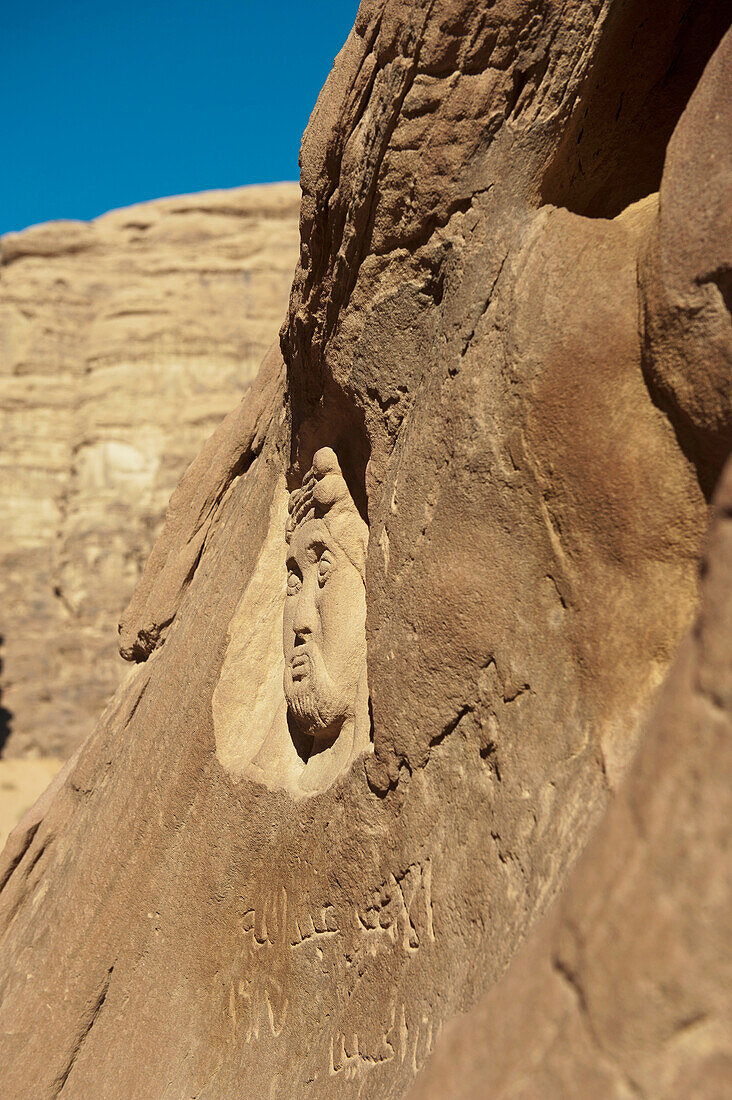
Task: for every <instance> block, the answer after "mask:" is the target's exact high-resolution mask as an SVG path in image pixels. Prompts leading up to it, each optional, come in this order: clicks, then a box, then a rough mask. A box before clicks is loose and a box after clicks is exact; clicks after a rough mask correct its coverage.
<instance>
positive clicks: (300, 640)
mask: <svg viewBox="0 0 732 1100" xmlns="http://www.w3.org/2000/svg"><path fill="white" fill-rule="evenodd" d="M283 630H284V637H283V642H284V653H285V675H284V689H285V697H286V699H287V706H288V710H289V713H290V716H291V718H292V719H293V720H294V722H295V723H296V724H297V726H298V728H299V729H300V730H301V732H303V733H307V734H310V735H312V736H313V737H314V738H315V739H316V740H328V739H333V738H334V737H336V736H337V734H338V732H339V730H340V727H341V726H342V725H343V722H344V721H345V720H346V719H347V718H349V717H353V715H354V708H355V703H356V692H357V689H358V686H359V681H360V680H361V677H362V675H363V673H364V671H365V665H366V593H365V589H364V584H363V580H362V578H361V574H360V573H359V571H358V569H357V568H356V566H355V565H354V564H353V562H352V561H351V560H350V558H349V557H348V555H347V554H346V553H345V551H344V550H343V548H342V547H341V546H340V545H339V543H338V542H337V541H336V539H335V538H334V537H333V534H332V532H331V530H330V529H329V526H328V523H327V521H326V520H324V519H316V518H313V519H308V520H306V521H305V522H303V523H301V524H299V525H298V527H297V528H296V530H295V531H294V533H293V535H292V538H291V541H290V546H289V554H288V558H287V596H286V599H285V610H284V623H283Z"/></svg>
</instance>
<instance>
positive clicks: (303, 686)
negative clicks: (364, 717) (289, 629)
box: [284, 643, 349, 737]
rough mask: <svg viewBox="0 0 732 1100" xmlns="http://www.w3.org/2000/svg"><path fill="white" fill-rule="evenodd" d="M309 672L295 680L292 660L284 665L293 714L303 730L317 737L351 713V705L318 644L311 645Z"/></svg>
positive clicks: (308, 654) (286, 695) (289, 707)
mask: <svg viewBox="0 0 732 1100" xmlns="http://www.w3.org/2000/svg"><path fill="white" fill-rule="evenodd" d="M307 656H308V663H309V666H310V671H309V673H308V674H307V675H306V676H304V677H303V678H302V679H301V680H293V678H292V670H291V668H290V666H289V664H288V665H287V666H286V667H285V683H284V688H285V697H286V699H287V708H288V710H289V712H290V716H291V717H292V718H293V719H294V721H295V723H296V724H297V726H298V728H299V729H300V730H301V731H302V732H303V733H307V734H310V735H312V736H313V737H317V736H318V734H319V733H320V732H322V731H324V730H329V729H331V728H332V727H333V726H334V725H335V724H336V723H337V722H343V720H344V719H345V718H346V717H347V716H348V712H349V707H348V704H347V702H346V700H345V698H344V696H343V695H342V694H341V693H340V692H339V691H338V689H337V688H336V685H335V683H334V682H333V680H332V678H331V676H330V673H329V672H328V670H327V668H326V667H325V662H324V660H323V656H322V654H321V652H320V650H319V649H318V647H317V646H315V645H313V644H312V643H311V644H310V645H309V646H308V653H307Z"/></svg>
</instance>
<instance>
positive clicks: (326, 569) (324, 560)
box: [318, 550, 335, 588]
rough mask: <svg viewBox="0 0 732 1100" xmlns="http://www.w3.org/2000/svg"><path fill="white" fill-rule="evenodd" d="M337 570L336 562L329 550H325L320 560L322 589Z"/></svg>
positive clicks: (319, 568)
mask: <svg viewBox="0 0 732 1100" xmlns="http://www.w3.org/2000/svg"><path fill="white" fill-rule="evenodd" d="M334 569H335V562H334V561H333V557H332V555H331V553H330V551H329V550H324V551H323V553H322V554H321V555H320V557H319V558H318V584H319V585H320V587H321V588H322V587H323V585H324V584H325V582H326V581H327V580H328V577H329V576H330V575H331V573H332V572H333V570H334Z"/></svg>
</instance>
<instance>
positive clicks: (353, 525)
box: [0, 0, 732, 1100]
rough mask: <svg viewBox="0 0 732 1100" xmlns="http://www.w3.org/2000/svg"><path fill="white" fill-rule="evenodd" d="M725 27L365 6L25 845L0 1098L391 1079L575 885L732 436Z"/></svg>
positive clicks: (677, 609)
mask: <svg viewBox="0 0 732 1100" xmlns="http://www.w3.org/2000/svg"><path fill="white" fill-rule="evenodd" d="M728 22H729V12H728V9H727V7H726V5H722V4H714V3H692V2H683V0H679V2H674V3H673V4H670V5H669V4H668V3H667V2H665V0H664V3H661V2H660V0H658V2H655V0H654V2H653V3H652V4H650V5H649V4H648V2H647V0H643V2H641V0H630V2H627V0H607V2H601V0H596V2H592V0H573V2H572V3H571V4H567V3H558V2H557V3H554V2H553V0H548V2H547V3H543V4H541V5H540V6H539V7H537V5H535V4H533V3H531V4H528V3H527V4H522V3H514V2H513V0H505V2H504V0H498V3H495V4H491V5H489V4H478V5H476V4H474V3H472V2H471V3H468V2H467V0H442V2H438V3H434V2H433V0H429V2H425V3H412V2H409V3H407V2H402V0H380V2H376V0H374V2H365V3H363V4H362V5H361V8H360V10H359V13H358V17H357V20H356V25H355V27H354V30H353V32H352V33H351V35H350V36H349V39H348V41H347V43H346V45H345V46H344V48H343V50H342V51H341V53H340V55H339V57H338V59H337V62H336V65H335V67H334V70H333V72H332V74H331V76H330V77H329V79H328V81H327V83H326V85H325V88H324V89H323V92H322V94H321V96H320V99H319V101H318V104H317V106H316V108H315V111H314V112H313V115H312V117H311V120H310V123H309V126H308V130H307V132H306V134H305V138H304V141H303V147H302V177H301V182H302V188H303V200H302V206H301V216H300V237H301V240H300V259H299V263H298V266H297V269H296V272H295V278H294V282H293V287H292V293H291V298H290V305H289V311H288V314H287V318H286V322H285V325H284V326H283V329H282V333H281V341H280V349H279V350H278V349H277V348H273V349H272V350H271V352H270V353H268V355H267V356H266V357H265V360H264V362H263V364H262V367H261V369H260V372H259V374H258V376H257V379H256V381H255V382H254V384H253V385H252V387H251V389H250V391H249V393H248V395H247V397H246V399H245V400H244V401H243V402H242V404H241V405H240V406H239V407H238V408H237V409H235V410H234V412H232V413H231V414H230V415H229V416H228V417H227V418H226V420H225V421H224V422H223V423H222V424H221V425H220V427H219V428H218V429H217V430H216V432H215V433H214V435H213V436H212V437H211V439H210V440H209V441H208V442H207V443H206V445H205V446H204V448H203V449H202V451H201V453H200V454H199V457H198V458H197V459H196V461H195V462H194V463H193V465H192V466H191V467H190V469H189V470H188V472H187V473H186V475H185V476H184V478H183V479H182V481H181V483H180V485H179V487H178V489H177V490H176V492H175V494H174V495H173V498H172V499H171V504H170V508H169V511H168V515H167V520H166V524H165V527H164V529H163V531H162V533H161V535H160V537H159V539H158V541H157V543H156V545H155V548H154V550H153V552H152V554H151V556H150V559H149V561H148V563H147V566H146V568H145V571H144V574H143V577H142V579H141V581H140V584H139V585H138V587H137V589H136V591H135V595H134V597H133V600H132V601H131V603H130V606H129V607H128V609H127V611H126V613H125V615H124V617H123V621H122V639H121V640H122V650H123V653H124V654H125V656H126V657H127V658H128V659H131V660H132V661H135V662H137V665H138V667H137V668H136V670H135V671H133V673H132V674H131V676H130V678H129V680H128V681H127V682H126V684H125V685H124V686H123V688H122V689H121V690H120V691H119V692H118V693H117V695H116V696H115V699H114V701H113V703H112V704H111V706H110V707H109V708H108V709H107V711H106V712H105V714H104V715H103V716H102V719H101V720H100V722H99V724H98V725H97V727H96V728H95V730H94V732H93V733H92V735H91V737H90V738H89V739H88V740H87V742H86V743H85V744H84V745H83V746H82V748H81V750H80V751H79V754H78V756H77V757H76V758H75V759H74V760H72V761H70V762H69V764H68V766H67V768H66V771H65V773H64V774H63V775H61V776H60V777H59V779H58V781H57V783H56V785H55V788H54V790H52V791H49V792H48V793H47V795H46V796H45V797H44V799H43V800H42V801H41V803H40V804H39V805H38V806H36V807H35V809H34V810H33V811H32V812H31V814H30V815H29V816H28V817H27V818H26V819H25V821H24V823H22V824H21V826H20V827H19V828H18V829H17V830H16V831H15V833H14V834H13V836H12V837H11V839H10V842H9V844H8V846H7V848H6V851H5V854H4V857H3V879H2V881H3V890H2V893H1V894H0V929H2V932H3V937H4V939H3V944H4V951H5V957H4V960H3V965H2V968H1V969H0V993H1V994H2V997H1V1004H2V1008H1V1009H0V1013H1V1014H2V1017H3V1021H2V1022H3V1033H4V1036H5V1038H4V1040H3V1044H4V1046H3V1051H2V1054H3V1058H4V1064H5V1065H6V1066H7V1067H9V1069H8V1073H7V1075H6V1076H7V1089H8V1091H10V1093H11V1095H13V1096H14V1097H15V1096H17V1097H28V1098H30V1097H33V1098H34V1100H36V1098H38V1097H42V1098H44V1097H52V1096H54V1097H55V1096H58V1095H59V1094H63V1093H64V1091H65V1092H66V1094H67V1095H70V1096H71V1095H73V1096H75V1097H76V1096H78V1097H89V1098H91V1097H95V1096H98V1095H99V1094H100V1092H101V1093H104V1092H105V1091H106V1092H108V1093H109V1094H111V1095H124V1096H128V1097H140V1098H142V1097H149V1096H165V1095H168V1096H171V1097H179V1096H186V1095H190V1096H198V1097H200V1098H201V1100H204V1098H208V1100H212V1098H221V1100H224V1098H227V1100H228V1098H229V1097H232V1096H237V1095H242V1094H244V1095H249V1094H252V1093H255V1094H256V1093H259V1092H262V1093H265V1094H266V1093H269V1095H271V1096H274V1097H279V1096H286V1097H290V1096H293V1097H294V1096H308V1097H338V1098H339V1100H341V1098H344V1097H350V1096H353V1097H360V1098H363V1100H368V1098H373V1100H383V1098H384V1097H396V1096H400V1095H403V1094H404V1093H405V1092H406V1090H407V1089H408V1087H409V1086H410V1085H411V1083H412V1081H413V1080H414V1078H415V1076H416V1074H417V1073H418V1071H419V1069H420V1067H421V1065H423V1063H424V1062H425V1060H426V1058H427V1057H428V1055H429V1053H430V1051H431V1049H432V1047H433V1045H434V1039H435V1037H436V1035H437V1034H438V1033H439V1032H440V1030H441V1029H442V1027H443V1026H444V1025H445V1024H446V1022H447V1021H448V1020H449V1019H450V1018H451V1017H453V1016H454V1015H455V1014H456V1013H457V1012H458V1011H462V1010H466V1009H468V1008H469V1007H470V1006H471V1005H473V1004H474V1003H475V1002H476V1001H477V1000H478V999H479V998H480V997H481V996H482V995H483V994H484V993H486V992H487V991H488V990H489V989H490V988H491V987H492V986H494V985H495V984H496V983H497V981H498V980H499V979H500V977H501V975H502V974H503V973H504V971H505V970H506V968H507V966H508V965H509V964H510V962H511V959H512V957H513V955H514V953H515V952H516V950H517V949H518V947H519V945H520V944H521V942H522V941H523V940H524V938H525V937H526V936H527V935H528V933H529V931H530V929H531V927H532V925H533V923H534V921H535V920H536V919H538V918H540V917H541V915H542V913H544V912H545V910H546V909H547V908H548V906H549V905H550V903H551V902H552V900H553V898H554V897H555V895H556V893H557V891H558V890H559V888H560V887H561V885H562V884H563V883H564V881H565V879H566V876H567V874H568V872H569V869H570V867H571V866H572V864H573V862H574V860H575V858H576V856H577V855H578V853H579V852H580V851H581V849H582V848H583V847H584V845H585V843H586V842H587V840H588V838H589V836H590V834H591V832H592V828H593V826H594V825H595V824H596V823H597V822H598V820H599V819H600V818H601V816H602V814H603V812H604V810H605V809H606V807H607V805H608V802H609V801H610V799H611V797H612V793H613V792H614V791H615V790H616V789H618V787H619V786H620V784H621V783H622V780H623V777H624V775H626V774H627V772H628V769H629V767H630V766H631V761H632V758H633V755H634V753H635V751H636V749H637V747H638V744H639V742H640V741H641V740H642V735H643V731H644V729H645V728H646V727H647V724H648V720H649V716H650V715H651V714H652V712H653V708H654V704H655V701H656V698H657V692H658V688H659V686H660V685H661V684H662V683H663V681H664V680H665V679H666V677H667V676H668V675H669V671H670V669H671V668H672V664H673V661H674V657H675V655H676V653H677V651H678V648H679V645H680V643H681V642H682V639H683V638H684V636H685V634H686V632H687V631H688V630H689V628H690V625H691V624H692V622H693V619H694V616H695V612H696V607H697V596H698V588H699V561H700V556H701V553H702V547H703V543H704V538H705V532H706V527H707V505H708V501H709V499H710V497H711V495H712V492H713V489H714V486H715V485H716V483H717V480H718V477H719V474H720V471H721V469H722V467H723V464H724V460H725V457H726V454H727V452H728V450H729V447H728V445H727V443H728V441H729V434H728V430H727V429H728V427H729V423H730V416H731V415H732V385H731V384H730V381H731V379H732V366H731V363H732V331H731V330H730V325H729V308H728V307H729V300H728V274H727V273H728V271H729V268H730V257H731V255H732V242H731V241H730V235H729V221H728V211H729V209H730V201H729V187H730V178H731V175H730V171H729V148H728V145H727V143H726V142H725V140H724V134H725V133H726V132H728V129H729V128H728V126H727V125H726V120H727V119H728V117H729V116H728V111H729V87H730V71H731V66H732V59H731V57H730V53H731V50H732V38H730V37H729V36H728V37H727V38H725V39H724V40H723V41H722V42H721V44H720V39H721V38H722V34H723V31H724V30H725V28H726V26H727V24H728ZM619 58H621V59H623V63H622V64H621V63H619ZM684 181H687V182H686V183H684ZM688 181H697V184H696V188H695V194H696V200H695V202H693V203H691V202H689V201H688V195H689V186H690V184H689V182H688ZM690 349H691V350H690ZM725 499H726V498H725ZM365 525H366V526H367V527H368V538H366V537H365V535H364V526H365ZM728 641H729V635H728V632H727V631H725V630H724V629H722V634H721V640H720V636H718V635H717V634H716V633H714V632H712V633H711V634H709V636H708V642H709V644H712V643H713V644H714V645H715V646H716V645H721V647H722V649H721V652H722V655H724V653H726V652H728V651H727V650H726V649H725V646H726V645H727V644H728ZM723 661H724V656H723V657H722V662H723ZM683 667H684V666H682V671H683ZM687 671H688V670H687ZM683 683H684V680H683V675H682V678H681V685H682V687H681V688H680V690H683ZM364 688H367V695H368V698H366V693H365V691H364ZM717 702H719V701H717ZM691 705H694V704H693V700H692V703H691ZM367 727H369V728H367ZM365 730H366V732H367V736H366V737H364V731H365ZM649 751H651V750H649ZM645 774H646V775H647V776H649V781H650V777H651V776H652V775H653V769H650V770H649V771H646V772H645ZM690 801H691V802H692V803H693V801H694V800H693V797H692V798H691V799H690ZM649 827H650V828H651V830H653V829H655V828H656V827H657V826H656V824H655V823H654V821H653V819H652V815H651V819H649ZM722 855H723V852H722V850H721V846H716V847H715V848H714V850H713V851H712V859H714V860H720V861H721V858H722ZM662 880H663V878H662V876H661V881H662ZM633 885H635V883H634V882H633V881H631V886H633ZM41 899H42V905H41V904H40V902H41ZM715 905H716V902H715ZM717 912H718V910H717V909H716V908H715V909H714V913H715V914H716V913H717ZM716 919H717V918H716V917H715V916H712V920H713V921H716ZM571 946H572V945H570V947H569V948H567V949H564V948H563V950H562V955H561V958H562V965H563V966H564V968H565V970H566V971H567V973H572V972H574V971H573V968H575V966H578V965H579V964H578V963H577V960H576V958H575V957H574V956H573V955H572V953H571ZM649 965H650V964H649ZM49 1004H50V1005H52V1009H51V1010H50V1011H49V1010H48V1007H47V1006H48V1005H49ZM658 1095H662V1093H659V1094H658Z"/></svg>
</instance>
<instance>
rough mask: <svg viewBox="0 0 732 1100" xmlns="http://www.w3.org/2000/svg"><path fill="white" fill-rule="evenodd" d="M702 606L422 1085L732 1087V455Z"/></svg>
mask: <svg viewBox="0 0 732 1100" xmlns="http://www.w3.org/2000/svg"><path fill="white" fill-rule="evenodd" d="M704 574H705V579H704V585H703V589H702V601H701V611H700V614H699V618H698V620H697V623H696V625H695V628H694V631H693V632H692V633H691V634H690V636H689V637H687V639H686V640H685V642H684V644H683V645H682V647H681V651H680V653H679V655H678V657H677V659H676V662H675V664H674V666H673V668H672V669H671V672H670V674H669V678H668V682H667V684H666V685H665V687H664V689H663V693H662V695H661V698H660V701H659V704H658V707H657V708H656V711H655V714H654V715H653V718H652V720H651V722H650V725H649V729H648V732H647V734H646V736H645V739H644V742H643V744H642V747H641V749H640V751H639V753H638V755H637V757H636V758H635V760H634V761H633V767H632V769H631V772H630V774H629V776H628V778H627V780H626V781H625V783H624V785H623V788H622V790H621V792H620V795H619V796H618V798H617V800H616V801H615V803H614V804H613V805H612V806H611V808H610V810H609V811H608V814H607V816H606V817H605V819H604V820H603V822H602V823H601V825H600V827H599V829H598V832H597V835H596V836H594V837H593V839H592V841H591V843H590V845H589V847H588V848H587V850H586V851H585V852H584V853H583V854H582V857H581V859H580V861H579V863H578V865H577V867H576V868H575V869H574V870H573V872H572V874H571V877H570V882H569V886H568V888H567V890H566V892H565V893H564V896H563V897H562V899H561V902H560V904H558V905H557V907H556V908H555V909H554V910H553V911H552V913H551V915H550V916H549V917H548V918H544V920H543V921H542V922H541V923H540V927H538V928H537V929H536V931H535V932H534V933H533V934H532V936H531V938H530V940H529V942H528V943H527V944H526V946H525V947H524V948H522V950H521V951H520V953H519V954H518V955H517V957H516V959H515V960H514V962H513V963H512V965H511V967H510V969H509V971H508V973H507V974H506V976H505V977H504V978H503V979H502V980H501V981H500V982H499V983H498V985H497V986H495V988H494V989H492V990H491V992H490V993H488V994H487V996H486V997H485V998H483V1000H482V1001H481V1002H480V1003H479V1004H478V1005H477V1006H476V1008H474V1009H473V1011H472V1012H471V1013H470V1014H468V1015H467V1016H460V1017H456V1018H455V1019H453V1020H451V1021H450V1022H449V1024H447V1026H446V1027H445V1030H444V1032H443V1035H442V1036H441V1037H440V1040H439V1041H438V1044H437V1048H436V1050H435V1053H434V1055H433V1056H432V1058H431V1059H430V1061H429V1063H428V1064H427V1066H426V1067H425V1070H424V1072H423V1074H422V1075H421V1076H420V1078H419V1079H418V1080H417V1082H416V1084H415V1086H414V1088H413V1089H412V1090H411V1091H410V1093H409V1097H410V1100H445V1098H451V1100H509V1098H510V1100H586V1098H588V1097H593V1098H594V1097H598V1098H602V1100H626V1098H628V1100H630V1098H633V1097H659V1098H660V1097H663V1098H664V1100H723V1098H724V1097H727V1096H729V1095H730V1091H731V1090H732V860H730V858H729V823H730V819H731V818H732V792H731V789H730V776H731V775H732V678H731V676H730V668H731V667H732V661H731V660H730V649H731V642H730V639H731V638H732V464H730V465H728V466H727V469H726V472H725V476H724V482H723V484H722V486H721V487H720V490H719V493H718V495H717V501H716V515H715V518H714V521H713V524H712V529H711V532H710V539H709V548H708V552H707V554H706V560H705V562H704Z"/></svg>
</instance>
